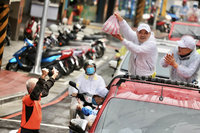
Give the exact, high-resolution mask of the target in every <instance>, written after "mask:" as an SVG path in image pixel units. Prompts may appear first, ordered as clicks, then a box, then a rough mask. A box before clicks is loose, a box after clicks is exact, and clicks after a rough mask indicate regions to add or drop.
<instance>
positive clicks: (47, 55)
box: [42, 51, 62, 58]
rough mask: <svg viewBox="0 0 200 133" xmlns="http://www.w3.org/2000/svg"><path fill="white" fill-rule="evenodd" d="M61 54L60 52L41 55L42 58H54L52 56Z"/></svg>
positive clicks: (48, 52)
mask: <svg viewBox="0 0 200 133" xmlns="http://www.w3.org/2000/svg"><path fill="white" fill-rule="evenodd" d="M61 54H62V53H61V52H60V51H47V52H44V53H43V54H42V58H46V57H50V56H54V55H61Z"/></svg>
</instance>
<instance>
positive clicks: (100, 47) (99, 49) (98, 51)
mask: <svg viewBox="0 0 200 133" xmlns="http://www.w3.org/2000/svg"><path fill="white" fill-rule="evenodd" d="M94 48H95V51H96V58H101V57H102V56H103V55H104V51H105V49H104V47H103V44H102V42H100V41H98V42H96V44H95V46H94Z"/></svg>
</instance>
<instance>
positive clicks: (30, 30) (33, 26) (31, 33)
mask: <svg viewBox="0 0 200 133" xmlns="http://www.w3.org/2000/svg"><path fill="white" fill-rule="evenodd" d="M39 32H40V21H38V22H37V21H36V19H35V17H31V19H30V20H29V22H28V25H27V27H26V28H25V30H24V39H25V38H28V39H30V40H33V39H34V38H35V36H36V35H37V34H38V33H39Z"/></svg>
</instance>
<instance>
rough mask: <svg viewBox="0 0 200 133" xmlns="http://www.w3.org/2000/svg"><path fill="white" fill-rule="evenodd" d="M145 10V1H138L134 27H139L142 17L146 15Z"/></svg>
mask: <svg viewBox="0 0 200 133" xmlns="http://www.w3.org/2000/svg"><path fill="white" fill-rule="evenodd" d="M144 8H145V0H137V7H136V13H135V15H136V16H135V18H134V23H133V25H134V27H137V26H138V24H139V23H140V21H141V20H142V15H143V14H144Z"/></svg>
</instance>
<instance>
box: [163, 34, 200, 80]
mask: <svg viewBox="0 0 200 133" xmlns="http://www.w3.org/2000/svg"><path fill="white" fill-rule="evenodd" d="M177 43H178V46H177V47H176V48H175V49H174V50H172V51H170V52H169V53H168V54H166V55H165V56H164V57H163V58H162V59H161V61H160V63H161V65H162V67H171V71H170V79H172V80H176V81H183V82H188V83H196V82H197V77H198V71H199V65H200V55H199V54H198V52H197V51H196V41H195V40H194V38H193V37H192V36H189V35H185V36H183V37H182V38H181V40H180V41H177Z"/></svg>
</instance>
